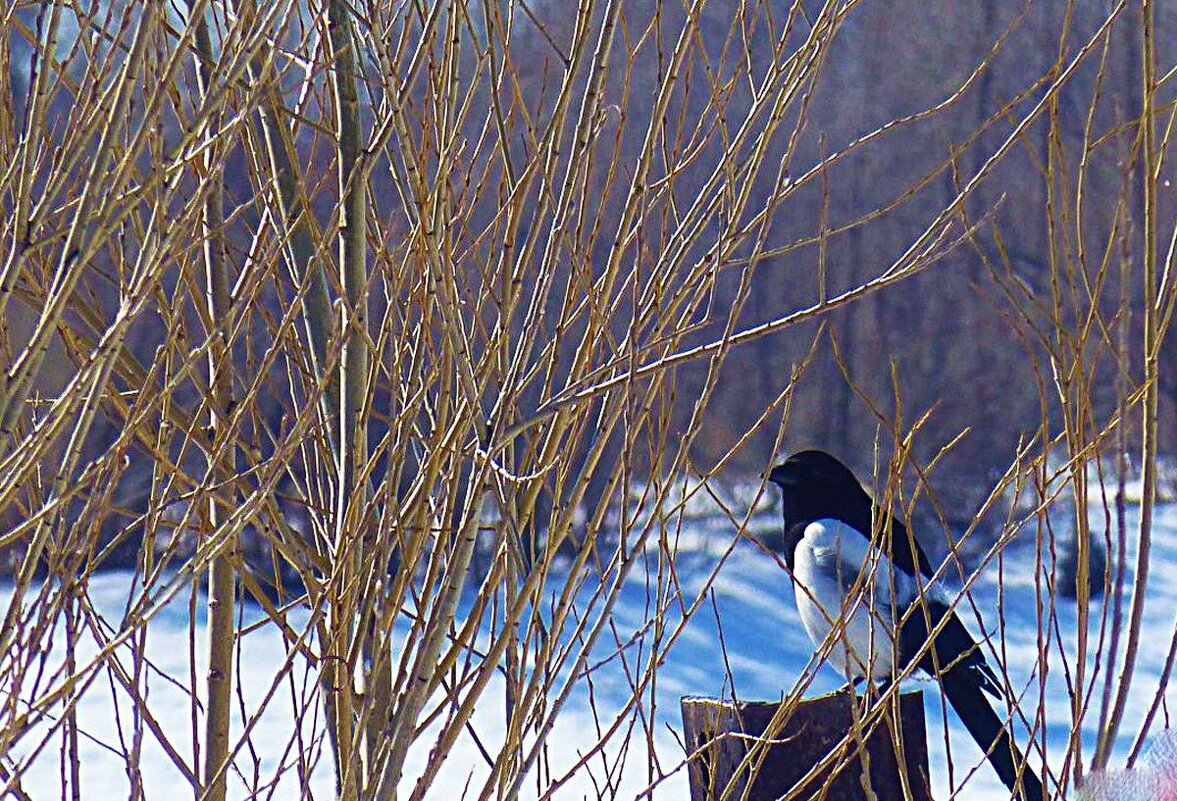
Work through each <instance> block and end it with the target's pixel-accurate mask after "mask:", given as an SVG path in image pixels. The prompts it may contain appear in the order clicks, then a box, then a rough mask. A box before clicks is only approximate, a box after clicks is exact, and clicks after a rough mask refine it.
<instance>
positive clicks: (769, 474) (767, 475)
mask: <svg viewBox="0 0 1177 801" xmlns="http://www.w3.org/2000/svg"><path fill="white" fill-rule="evenodd" d="M760 478H761V479H763V480H764V481H771V482H772V483H773V484H776V485H778V486H783V485H784V482H785V471H784V465H779V464H778V465H776V466H775V467H772V466H769V467H767V468H766V469H765V470H764V472H763V473H761V474H760Z"/></svg>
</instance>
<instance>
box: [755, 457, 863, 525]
mask: <svg viewBox="0 0 1177 801" xmlns="http://www.w3.org/2000/svg"><path fill="white" fill-rule="evenodd" d="M768 480H769V481H771V482H772V483H774V484H776V485H777V486H778V487H780V488H781V498H782V499H783V501H784V509H785V520H786V522H787V524H788V525H792V524H794V523H800V522H805V521H812V520H820V519H822V518H827V517H829V518H836V519H839V520H847V522H851V521H850V520H848V518H850V517H853V518H855V519H856V520H857V519H858V518H860V517H861V515H862V512H864V511H865V514H866V520H867V525H868V526H869V522H870V509H871V501H870V498H869V496H868V495H867V494H866V492H865V491H864V490H863V489H862V485H861V484H859V483H858V479H857V478H855V477H854V474H853V473H851V472H850V468H848V467H846V465H844V464H842V463H841V462H839V461H838V460H837V459H835V458H834V457H833V456H830V455H829V454H828V453H826V452H825V451H800V452H798V453H794V454H793V455H792V456H790V457H789V458H788V459H786V460H785V461H784V462H782V463H781V464H778V465H777V466H776V467H774V468H773V469H772V471H771V472H769V474H768Z"/></svg>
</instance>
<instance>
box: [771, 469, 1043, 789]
mask: <svg viewBox="0 0 1177 801" xmlns="http://www.w3.org/2000/svg"><path fill="white" fill-rule="evenodd" d="M768 478H769V480H770V481H771V482H772V483H774V484H776V485H777V486H778V487H780V489H781V497H782V499H783V501H784V503H783V506H784V517H785V562H786V564H787V565H788V567H789V572H790V573H791V574H792V577H793V582H794V584H795V585H796V589H797V592H796V597H797V609H798V611H799V612H800V614H801V622H802V624H803V625H804V626H805V630H806V632H807V633H808V634H809V637H810V639H811V640H813V642H814V645H815V646H817V647H820V646H821V645H822V644H823V643H825V642H826V640H827V638H828V637H829V635H830V632H831V631H833V630H837V631H838V634H837V635H836V637H835V640H834V643H833V650H832V651H831V652H830V657H829V658H830V661H831V662H833V664H834V665H835V666H836V667H837V668H838V669H839V670H841V671H842V673H843V674H844V675H845V676H846V677H847V678H848V679H849V680H850V681H851V682H852V683H855V684H857V683H858V682H859V681H862V680H866V681H868V682H870V681H873V680H881V681H883V682H890V681H891V679H892V677H894V676H895V675H896V674H898V673H899V672H901V671H903V670H904V669H905V668H907V667H908V665H910V664H912V663H913V662H914V664H915V665H916V667H918V668H919V669H920V670H922V671H924V672H925V673H927V674H928V675H929V676H931V677H932V678H934V679H936V680H937V681H938V682H939V684H940V687H941V690H942V691H943V693H944V695H945V697H946V698H947V699H948V702H949V704H951V705H952V708H953V710H955V711H956V714H957V715H958V716H959V717H960V719H961V721H962V722H963V723H964V725H965V728H967V729H968V730H969V733H970V734H972V736H973V739H975V740H976V741H977V744H978V745H980V746H981V750H982V751H984V752H985V753H986V754H987V755H988V757H989V761H990V762H991V763H992V764H993V767H994V769H995V770H996V771H997V774H998V776H1000V777H1001V780H1002V782H1004V783H1005V785H1006V787H1008V788H1009V789H1010V791H1011V792H1013V793H1015V794H1016V795H1017V796H1018V797H1020V798H1022V799H1025V801H1042V799H1043V795H1042V782H1041V781H1040V780H1039V779H1038V776H1037V775H1036V774H1035V773H1034V771H1033V770H1032V769H1031V768H1030V767H1029V765H1027V764H1026V759H1025V757H1023V756H1022V754H1021V752H1020V751H1018V748H1017V746H1016V745H1015V744H1014V742H1013V738H1012V737H1010V734H1009V731H1008V730H1007V729H1006V726H1005V725H1004V724H1003V723H1002V721H1001V718H999V717H998V716H997V713H996V712H994V710H993V707H992V706H991V705H990V703H989V701H988V699H986V697H985V694H986V693H988V694H990V695H992V696H994V697H995V698H1000V697H1002V691H1001V687H1000V685H999V683H998V681H997V677H996V675H995V674H994V673H993V670H992V668H990V667H989V665H988V663H987V662H986V661H985V655H984V653H982V651H981V649H980V647H979V646H978V645H977V642H976V641H975V640H974V639H973V638H972V635H970V634H969V632H968V629H966V628H965V626H964V623H962V622H961V620H960V617H959V616H958V615H957V614H956V612H955V611H953V609H952V600H951V598H950V597H949V596H948V595H947V593H945V592H944V590H943V589H938V588H937V587H936V585H935V583H934V582H933V581H932V579H933V577H934V571H933V570H932V566H931V563H930V562H929V561H928V557H927V555H926V554H925V553H924V551H923V549H922V548H921V547H920V545H919V543H918V542H916V540H915V538H914V537H912V536H909V535H908V533H907V529H906V528H905V527H904V526H903V524H902V523H900V522H899V521H898V520H896V519H894V518H893V517H892V516H891V515H890V514H889V513H888V512H887V511H886V510H885V509H882V508H881V507H879V506H878V505H877V504H875V503H874V501H872V500H871V498H870V496H869V495H867V494H866V491H865V490H864V489H863V488H862V485H861V484H859V483H858V480H857V479H856V478H855V477H854V474H853V473H852V472H850V470H849V468H847V467H846V465H844V464H842V463H841V462H840V461H838V460H837V459H836V458H834V457H833V456H831V455H830V454H828V453H825V452H823V451H813V450H811V451H801V452H800V453H796V454H793V455H792V456H790V457H789V458H788V459H786V460H785V461H784V462H783V463H782V464H779V465H777V466H776V467H774V468H773V469H772V470H771V471H770V472H769V474H768ZM937 629H938V632H937ZM929 632H937V633H936V634H935V636H934V637H932V638H931V642H930V644H929V636H928V633H929Z"/></svg>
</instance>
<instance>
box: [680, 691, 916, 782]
mask: <svg viewBox="0 0 1177 801" xmlns="http://www.w3.org/2000/svg"><path fill="white" fill-rule="evenodd" d="M894 710H895V704H893V703H890V704H887V705H886V709H885V711H883V714H879V713H878V712H879V711H882V710H879V711H875V712H871V713H869V714H864V713H865V712H866V704H865V701H864V699H863V698H862V697H856V696H854V695H851V694H850V693H847V692H837V693H833V694H830V695H825V696H821V697H819V698H812V699H806V700H803V701H801V702H800V703H796V704H791V705H790V706H789V707H788V708H785V707H784V706H783V705H782V704H780V703H775V702H774V703H769V702H759V701H744V702H732V701H721V700H717V699H714V698H692V697H686V698H683V699H682V716H683V730H684V734H685V738H686V742H687V747H688V748H689V749H690V751H691V753H692V754H693V755H694V756H693V757H692V759H691V762H690V785H691V801H720V800H721V799H731V800H732V801H740V800H746V801H770V800H775V799H780V798H789V799H830V801H858V800H859V799H863V800H864V801H865V800H866V799H870V800H871V801H906V800H907V799H911V801H931V798H932V796H931V791H930V789H929V782H928V748H927V733H926V730H925V726H924V704H923V695H922V693H919V692H913V693H905V694H903V695H901V696H900V697H899V701H898V711H899V714H898V718H896V717H895V715H894ZM864 751H865V755H866V758H865V759H864V758H863V753H864ZM749 776H751V777H752V778H751V783H750V786H749Z"/></svg>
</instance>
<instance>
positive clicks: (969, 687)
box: [940, 665, 1043, 801]
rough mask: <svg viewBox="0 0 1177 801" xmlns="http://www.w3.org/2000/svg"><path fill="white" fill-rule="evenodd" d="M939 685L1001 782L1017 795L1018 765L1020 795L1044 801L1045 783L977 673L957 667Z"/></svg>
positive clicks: (1030, 800)
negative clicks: (1024, 755)
mask: <svg viewBox="0 0 1177 801" xmlns="http://www.w3.org/2000/svg"><path fill="white" fill-rule="evenodd" d="M940 685H941V687H942V688H943V690H944V695H945V696H946V697H947V698H948V703H950V704H952V708H953V709H954V710H956V714H957V715H958V716H959V717H960V719H961V721H962V722H963V723H964V725H965V728H967V729H968V730H969V734H971V735H973V739H974V740H976V741H977V744H978V745H980V746H981V748H982V749H983V750H984V751H986V752H987V753H988V755H989V761H990V762H991V763H992V764H993V768H994V769H995V770H996V771H997V775H998V776H1000V777H1001V781H1002V782H1004V783H1005V786H1006V787H1008V788H1009V789H1010V792H1016V790H1015V788H1016V787H1017V785H1018V781H1019V776H1018V766H1022V767H1021V777H1020V781H1021V788H1022V789H1021V795H1020V796H1017V797H1019V798H1023V799H1025V801H1042V799H1043V796H1042V782H1041V781H1039V779H1038V776H1037V774H1035V773H1034V771H1033V770H1032V769H1031V768H1030V766H1029V765H1027V764H1025V762H1026V760H1025V757H1023V756H1022V753H1021V751H1019V750H1018V747H1017V746H1016V745H1014V741H1013V738H1012V737H1010V736H1009V732H1008V731H1007V730H1006V728H1005V727H1004V726H1003V725H1002V723H1001V718H999V717H997V713H996V712H994V711H993V707H992V706H990V705H989V699H987V698H986V697H985V693H984V692H983V691H982V689H981V683H980V681H979V680H978V676H976V675H975V674H974V671H972V670H971V669H969V668H967V667H965V666H963V665H957V666H955V667H953V668H951V669H949V670H947V671H946V672H944V673H942V674H941V675H940Z"/></svg>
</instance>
